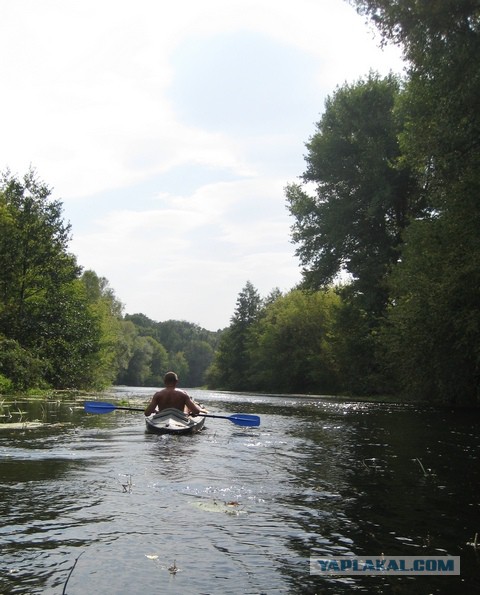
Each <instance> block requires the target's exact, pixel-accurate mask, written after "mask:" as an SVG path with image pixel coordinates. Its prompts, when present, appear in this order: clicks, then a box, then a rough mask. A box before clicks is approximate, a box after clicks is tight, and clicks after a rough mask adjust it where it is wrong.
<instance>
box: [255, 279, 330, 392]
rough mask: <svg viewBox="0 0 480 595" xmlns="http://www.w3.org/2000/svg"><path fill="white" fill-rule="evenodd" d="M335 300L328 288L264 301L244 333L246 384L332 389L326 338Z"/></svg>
mask: <svg viewBox="0 0 480 595" xmlns="http://www.w3.org/2000/svg"><path fill="white" fill-rule="evenodd" d="M339 302H340V299H339V297H338V295H337V294H336V293H335V292H334V291H333V290H329V291H325V292H324V291H302V290H300V289H295V290H292V291H290V292H289V293H287V294H286V295H285V296H281V295H280V296H278V297H277V298H276V299H275V300H274V301H270V302H269V303H268V305H266V307H265V310H264V312H263V314H262V316H261V317H260V318H259V319H258V321H257V322H256V323H255V324H254V325H253V327H252V331H251V333H250V337H249V349H250V358H251V361H252V373H251V377H252V384H253V386H252V388H255V389H256V390H264V391H267V392H273V391H278V392H285V393H291V392H297V393H309V392H316V393H323V394H326V393H329V392H332V391H333V392H336V391H337V390H338V389H339V388H340V382H339V377H338V370H337V366H336V362H335V358H334V354H333V350H332V344H331V340H332V332H333V321H334V318H335V313H336V307H337V306H338V304H339Z"/></svg>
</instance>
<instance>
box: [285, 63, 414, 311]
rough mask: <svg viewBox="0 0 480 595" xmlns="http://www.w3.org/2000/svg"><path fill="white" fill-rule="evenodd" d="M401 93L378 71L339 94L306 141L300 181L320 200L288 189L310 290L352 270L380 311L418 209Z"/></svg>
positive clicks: (369, 304) (357, 285) (358, 287)
mask: <svg viewBox="0 0 480 595" xmlns="http://www.w3.org/2000/svg"><path fill="white" fill-rule="evenodd" d="M399 94H400V83H399V81H398V80H397V79H396V78H395V77H393V76H388V77H386V78H384V79H380V78H379V77H378V76H377V75H374V74H370V76H369V77H368V78H367V79H366V80H364V81H359V82H358V83H357V84H355V85H353V86H351V85H345V86H344V87H342V88H340V89H338V90H337V91H336V93H335V95H334V96H333V97H331V98H328V99H327V101H326V105H325V112H324V115H323V116H322V119H321V121H320V122H319V123H318V125H317V132H316V133H315V134H314V136H313V137H312V138H311V139H310V141H309V142H308V143H307V149H308V153H307V156H306V162H307V170H306V172H305V173H304V174H303V182H304V183H305V184H307V183H314V184H315V185H316V189H317V191H316V196H310V195H308V194H307V192H306V191H305V190H304V189H303V188H302V187H301V186H300V185H298V184H291V185H290V186H288V187H287V189H286V196H287V201H288V206H289V210H290V213H291V214H292V216H293V217H294V219H295V223H294V225H293V227H292V232H293V233H292V238H293V241H294V242H295V243H297V244H298V245H299V247H298V248H297V254H298V256H299V257H300V260H301V262H302V264H303V265H304V270H303V275H304V282H305V285H306V286H307V287H310V288H313V289H316V288H319V287H325V286H327V285H328V284H329V283H330V282H331V281H332V280H333V279H334V278H335V277H336V276H337V275H338V274H339V273H341V272H342V271H343V272H347V273H349V275H350V276H351V278H352V280H353V283H352V285H353V288H354V290H355V292H356V293H357V294H358V295H360V296H363V301H364V303H365V306H366V308H367V309H368V310H369V311H371V312H375V313H379V312H381V311H382V310H383V308H384V307H385V304H386V299H387V292H386V288H385V283H384V281H385V277H386V274H387V272H388V270H389V268H390V267H391V266H392V264H394V263H395V262H396V260H397V258H398V249H399V245H400V244H401V238H402V232H403V230H404V228H405V227H406V225H407V224H408V221H409V218H410V217H411V216H412V215H413V214H415V213H417V212H418V211H419V209H420V201H419V200H418V198H417V193H416V189H415V180H414V177H413V175H412V172H411V171H410V169H409V168H408V167H404V166H403V165H402V162H401V160H400V157H401V151H400V147H399V143H398V134H399V132H400V131H401V129H402V125H403V124H402V122H401V121H399V120H398V119H397V117H396V112H395V104H396V101H397V99H398V97H399Z"/></svg>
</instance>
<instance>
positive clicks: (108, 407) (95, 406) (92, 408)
mask: <svg viewBox="0 0 480 595" xmlns="http://www.w3.org/2000/svg"><path fill="white" fill-rule="evenodd" d="M84 408H85V411H86V412H87V413H111V412H112V411H115V409H116V407H115V405H112V404H111V403H99V402H97V401H86V402H85V404H84Z"/></svg>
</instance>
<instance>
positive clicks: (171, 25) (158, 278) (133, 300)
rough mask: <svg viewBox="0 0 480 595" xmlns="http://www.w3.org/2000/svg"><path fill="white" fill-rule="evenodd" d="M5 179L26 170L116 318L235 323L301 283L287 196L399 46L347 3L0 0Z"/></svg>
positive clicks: (395, 62) (394, 63)
mask: <svg viewBox="0 0 480 595" xmlns="http://www.w3.org/2000/svg"><path fill="white" fill-rule="evenodd" d="M0 68H1V71H0V88H1V93H0V119H1V120H0V126H1V128H0V130H1V135H0V171H5V170H6V169H10V170H11V171H12V173H14V174H16V175H18V176H19V177H22V176H23V175H24V174H25V173H26V171H27V170H28V169H29V168H30V167H33V168H34V169H35V170H36V172H37V175H38V177H39V178H40V179H41V180H42V181H44V182H45V183H46V184H47V185H48V186H50V187H51V188H52V198H54V199H58V200H60V201H61V202H62V203H63V216H64V219H65V221H68V222H70V224H71V231H72V239H71V242H70V246H69V250H70V252H72V253H73V254H75V255H76V257H77V260H78V263H79V265H81V266H82V267H84V269H91V270H94V271H95V272H96V273H97V275H99V276H101V277H105V278H106V279H107V280H108V282H109V284H110V287H111V288H112V289H113V290H114V292H115V295H116V296H117V298H118V299H119V300H120V301H121V302H122V303H123V304H124V313H125V314H134V313H143V314H145V315H146V316H148V317H149V318H151V319H153V320H155V321H159V322H160V321H164V320H170V319H175V320H186V321H188V322H192V323H195V324H198V325H200V326H201V327H203V328H206V329H208V330H212V331H216V330H218V329H221V328H224V327H226V326H228V325H229V324H230V319H231V317H232V315H233V313H234V310H235V306H236V300H237V297H238V294H239V293H240V292H241V290H242V289H243V288H244V287H245V285H246V283H247V281H250V282H251V283H252V284H253V285H254V287H255V288H256V289H257V290H258V292H259V293H260V295H261V296H262V297H266V296H267V295H268V294H269V293H270V292H271V291H272V290H273V289H274V288H279V289H280V290H281V291H282V292H286V291H289V290H290V289H292V288H293V287H294V286H295V285H296V284H297V283H299V281H300V280H301V266H300V263H299V260H298V258H297V257H296V255H295V248H296V247H295V245H294V244H292V242H291V232H290V229H291V226H292V224H293V219H292V217H291V215H290V214H289V212H288V209H287V207H286V199H285V191H284V189H285V186H286V185H287V184H290V183H292V182H297V181H299V176H301V175H302V173H303V172H304V170H305V161H304V155H305V153H306V148H305V143H306V142H307V141H308V139H309V138H310V137H311V136H312V134H314V133H315V124H316V123H317V122H318V121H319V120H320V118H321V115H322V113H323V111H324V103H325V99H326V98H327V97H328V96H331V95H333V94H334V92H335V89H336V88H338V87H339V86H342V85H344V84H345V83H348V84H353V83H355V82H356V81H358V80H359V79H360V78H362V77H365V76H367V75H368V73H369V71H370V70H373V71H376V72H380V73H382V74H388V73H389V72H391V71H392V72H396V73H402V71H403V64H402V61H401V56H400V52H399V50H398V49H396V48H392V47H387V48H385V49H381V48H380V39H379V37H378V36H377V35H376V33H375V31H374V30H373V29H372V27H371V26H370V25H369V24H367V23H366V22H365V19H364V18H363V17H362V16H359V15H358V14H357V13H356V11H355V9H354V8H353V7H352V6H350V5H349V4H348V2H346V1H345V0H202V1H201V2H199V1H198V0H168V1H165V0H128V1H126V0H114V1H113V0H42V1H41V2H39V1H38V0H15V2H13V1H12V0H0Z"/></svg>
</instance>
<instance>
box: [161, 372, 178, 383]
mask: <svg viewBox="0 0 480 595" xmlns="http://www.w3.org/2000/svg"><path fill="white" fill-rule="evenodd" d="M163 381H164V382H165V384H174V383H175V382H178V376H177V375H176V374H175V372H167V373H166V374H165V376H164V378H163Z"/></svg>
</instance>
